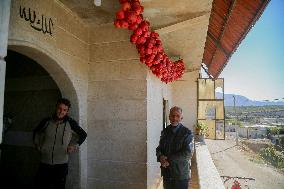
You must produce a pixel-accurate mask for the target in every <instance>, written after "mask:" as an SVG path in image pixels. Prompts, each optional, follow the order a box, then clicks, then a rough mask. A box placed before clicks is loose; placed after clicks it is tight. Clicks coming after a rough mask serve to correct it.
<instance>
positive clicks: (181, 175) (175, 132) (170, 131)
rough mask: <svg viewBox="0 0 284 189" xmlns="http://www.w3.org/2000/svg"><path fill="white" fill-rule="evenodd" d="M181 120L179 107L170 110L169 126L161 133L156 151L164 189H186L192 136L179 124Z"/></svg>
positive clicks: (191, 151) (191, 150)
mask: <svg viewBox="0 0 284 189" xmlns="http://www.w3.org/2000/svg"><path fill="white" fill-rule="evenodd" d="M182 118H183V116H182V109H181V108H180V107H177V106H175V107H173V108H171V110H170V115H169V119H170V122H171V124H170V125H169V126H167V127H166V128H165V129H164V130H163V131H162V134H161V138H160V142H159V146H158V147H157V149H156V155H157V160H158V162H160V163H161V173H162V176H163V183H164V189H188V183H189V177H190V176H189V174H190V158H191V156H192V153H193V143H192V139H193V135H192V133H191V131H190V130H189V129H188V128H186V127H184V126H183V125H182V124H181V123H180V122H181V120H182Z"/></svg>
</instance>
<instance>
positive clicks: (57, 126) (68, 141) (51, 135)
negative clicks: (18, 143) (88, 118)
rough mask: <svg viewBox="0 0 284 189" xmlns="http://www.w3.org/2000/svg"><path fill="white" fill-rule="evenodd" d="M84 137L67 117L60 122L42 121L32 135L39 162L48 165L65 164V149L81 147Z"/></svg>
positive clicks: (66, 158)
mask: <svg viewBox="0 0 284 189" xmlns="http://www.w3.org/2000/svg"><path fill="white" fill-rule="evenodd" d="M86 137H87V134H86V132H85V131H84V130H83V129H82V128H81V127H80V126H79V125H78V124H77V122H76V121H75V120H73V119H72V118H70V117H68V116H66V117H65V118H64V119H63V120H61V121H56V120H55V119H53V118H52V117H49V118H46V119H43V120H42V121H41V122H40V123H39V125H38V126H37V127H36V129H35V130H34V134H33V140H34V144H35V145H36V147H37V149H38V150H39V152H40V160H41V162H42V163H46V164H50V165H53V164H63V163H67V162H68V153H67V147H68V146H74V145H81V144H82V143H83V142H84V140H85V139H86Z"/></svg>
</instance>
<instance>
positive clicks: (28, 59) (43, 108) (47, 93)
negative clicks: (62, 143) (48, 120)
mask: <svg viewBox="0 0 284 189" xmlns="http://www.w3.org/2000/svg"><path fill="white" fill-rule="evenodd" d="M9 49H10V50H9V51H8V55H7V57H6V62H7V68H6V84H5V98H4V115H5V117H6V118H7V119H6V120H8V124H9V123H10V125H8V127H6V128H5V134H4V138H3V139H4V140H3V148H2V149H3V150H2V154H1V164H2V165H1V166H2V167H1V172H2V173H3V175H4V177H5V179H4V180H5V181H7V183H8V185H7V186H9V187H11V188H33V179H34V174H35V172H36V170H37V166H38V158H39V157H38V154H37V153H36V151H35V150H34V148H33V145H32V137H31V136H32V130H33V129H34V127H36V125H37V123H38V121H39V120H40V119H42V118H43V117H46V116H49V115H50V114H51V113H52V111H53V110H54V104H55V102H56V100H57V99H58V98H59V97H61V96H64V97H67V98H69V99H71V101H72V110H71V115H72V116H73V117H74V118H75V119H78V112H79V111H78V101H77V96H76V92H75V89H74V87H73V85H72V83H71V81H70V79H69V77H68V76H67V74H66V73H65V72H64V71H63V69H62V68H61V67H60V66H59V65H58V64H57V62H55V61H54V60H53V59H52V58H50V57H49V56H48V55H46V54H45V53H43V52H41V51H39V50H37V49H36V48H32V47H27V46H18V45H17V46H16V45H14V46H9ZM70 167H71V169H69V170H70V171H69V176H68V177H69V179H68V180H69V181H67V186H68V185H69V186H71V185H72V187H68V188H79V183H80V181H79V180H80V177H79V175H80V174H79V157H78V154H74V155H73V156H71V158H70ZM2 178H3V177H2ZM71 180H72V183H71V182H70V181H71ZM74 181H75V182H74ZM11 185H14V186H11Z"/></svg>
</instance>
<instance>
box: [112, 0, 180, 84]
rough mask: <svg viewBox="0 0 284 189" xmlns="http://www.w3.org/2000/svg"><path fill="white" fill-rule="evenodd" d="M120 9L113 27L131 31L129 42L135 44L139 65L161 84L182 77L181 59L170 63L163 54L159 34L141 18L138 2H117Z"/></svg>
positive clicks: (132, 0) (136, 0) (141, 8)
mask: <svg viewBox="0 0 284 189" xmlns="http://www.w3.org/2000/svg"><path fill="white" fill-rule="evenodd" d="M119 2H120V4H121V9H120V10H119V11H117V13H116V20H115V21H114V25H115V27H117V28H125V29H126V28H127V29H128V30H132V31H133V34H132V35H131V37H130V42H131V43H133V44H136V49H137V51H138V53H139V55H140V61H141V63H144V64H146V65H147V66H148V67H149V68H150V69H151V71H152V73H153V74H154V75H156V76H157V77H158V78H160V79H161V81H162V82H165V83H168V82H172V81H175V80H177V79H179V78H181V77H182V75H183V74H184V71H185V65H184V62H183V60H182V59H180V60H178V61H175V62H172V61H171V60H170V58H169V57H168V55H167V54H166V53H165V51H164V48H163V46H162V42H161V40H160V39H159V34H158V33H156V32H152V31H151V30H150V23H149V22H148V21H146V20H145V19H144V18H143V15H142V13H143V11H144V7H143V6H141V4H140V2H139V0H119Z"/></svg>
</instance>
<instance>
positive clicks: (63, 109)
mask: <svg viewBox="0 0 284 189" xmlns="http://www.w3.org/2000/svg"><path fill="white" fill-rule="evenodd" d="M70 107H71V103H70V101H69V100H68V99H66V98H60V99H59V100H58V101H57V103H56V110H55V114H56V117H57V118H58V119H63V118H64V117H65V116H66V115H67V114H68V112H69V109H70Z"/></svg>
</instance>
